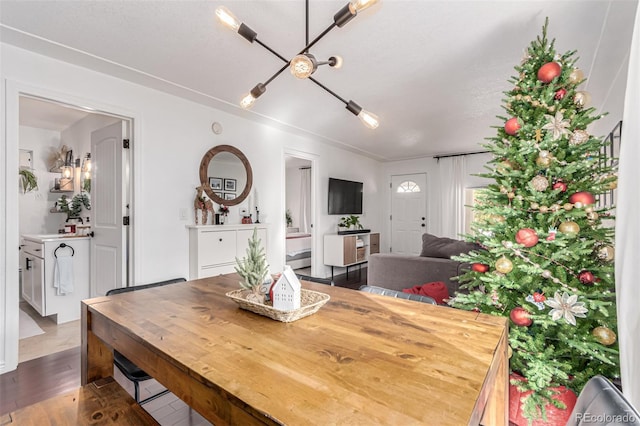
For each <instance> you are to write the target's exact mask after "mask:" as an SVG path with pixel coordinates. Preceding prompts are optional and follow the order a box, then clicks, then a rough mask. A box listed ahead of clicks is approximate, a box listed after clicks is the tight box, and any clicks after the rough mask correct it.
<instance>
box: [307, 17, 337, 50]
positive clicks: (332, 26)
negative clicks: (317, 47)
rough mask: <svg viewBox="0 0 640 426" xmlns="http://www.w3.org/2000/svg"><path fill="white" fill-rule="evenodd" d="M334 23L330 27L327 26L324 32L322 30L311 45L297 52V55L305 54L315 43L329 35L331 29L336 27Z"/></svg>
mask: <svg viewBox="0 0 640 426" xmlns="http://www.w3.org/2000/svg"><path fill="white" fill-rule="evenodd" d="M336 26H337V25H336V23H335V22H334V23H332V24H331V25H329V26H328V27H327V29H326V30H324V31H323V32H321V33H320V35H318V37H316V38H314V39H313V41H312V42H311V43H308V44H307V45H306V46H305V47H304V48H303V49H302V50H301V51H300V52H298V55H302V54H303V53H304V52H306V51H307V50H309V49H311V47H312V46H313V45H314V44H316V43H317V42H319V41H320V39H321V38H322V37H324V36H326V35H327V33H329V31H331V30H332V29H334V28H335V27H336Z"/></svg>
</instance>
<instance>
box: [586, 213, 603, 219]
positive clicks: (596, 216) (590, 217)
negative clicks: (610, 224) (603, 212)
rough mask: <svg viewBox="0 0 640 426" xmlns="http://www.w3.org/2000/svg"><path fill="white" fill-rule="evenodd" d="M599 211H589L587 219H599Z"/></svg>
mask: <svg viewBox="0 0 640 426" xmlns="http://www.w3.org/2000/svg"><path fill="white" fill-rule="evenodd" d="M598 217H600V216H598V213H596V212H591V213H587V219H589V220H591V221H595V220H598Z"/></svg>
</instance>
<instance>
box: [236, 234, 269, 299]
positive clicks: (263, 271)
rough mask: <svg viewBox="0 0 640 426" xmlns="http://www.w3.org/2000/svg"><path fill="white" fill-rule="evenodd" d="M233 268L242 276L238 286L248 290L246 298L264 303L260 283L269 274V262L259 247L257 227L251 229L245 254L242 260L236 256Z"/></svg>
mask: <svg viewBox="0 0 640 426" xmlns="http://www.w3.org/2000/svg"><path fill="white" fill-rule="evenodd" d="M235 270H236V272H237V273H238V275H240V277H241V278H242V281H240V287H242V288H243V289H245V290H248V291H249V294H247V295H246V297H245V298H246V299H247V300H250V301H252V302H255V303H259V304H264V293H262V292H261V288H262V284H263V283H264V281H265V278H266V277H267V276H268V275H269V264H268V263H267V255H266V254H265V252H264V249H263V248H262V247H260V238H258V228H254V229H253V235H252V236H251V238H250V239H249V247H247V256H246V257H245V258H243V259H242V260H240V259H238V258H237V257H236V266H235Z"/></svg>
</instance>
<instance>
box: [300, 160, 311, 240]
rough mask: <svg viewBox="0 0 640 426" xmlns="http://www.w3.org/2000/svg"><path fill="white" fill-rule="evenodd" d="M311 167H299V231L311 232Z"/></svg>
mask: <svg viewBox="0 0 640 426" xmlns="http://www.w3.org/2000/svg"><path fill="white" fill-rule="evenodd" d="M310 225H311V168H302V169H300V232H304V233H305V234H308V233H309V232H311V226H310Z"/></svg>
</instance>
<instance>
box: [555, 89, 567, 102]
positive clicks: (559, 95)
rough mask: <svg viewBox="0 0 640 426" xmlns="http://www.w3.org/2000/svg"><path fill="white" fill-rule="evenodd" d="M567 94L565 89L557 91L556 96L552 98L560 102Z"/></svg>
mask: <svg viewBox="0 0 640 426" xmlns="http://www.w3.org/2000/svg"><path fill="white" fill-rule="evenodd" d="M566 94H567V91H566V90H565V89H559V90H558V91H557V92H556V95H555V96H554V98H556V99H557V100H561V99H562V98H564V95H566Z"/></svg>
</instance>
